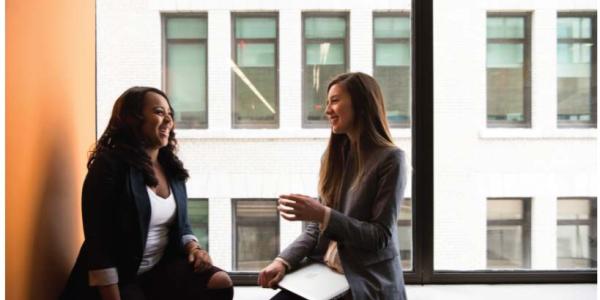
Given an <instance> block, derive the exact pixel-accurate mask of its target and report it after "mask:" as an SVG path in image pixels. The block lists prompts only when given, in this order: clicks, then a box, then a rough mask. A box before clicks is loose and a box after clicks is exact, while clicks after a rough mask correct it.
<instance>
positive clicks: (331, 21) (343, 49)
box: [302, 13, 348, 127]
mask: <svg viewBox="0 0 600 300" xmlns="http://www.w3.org/2000/svg"><path fill="white" fill-rule="evenodd" d="M302 30H303V46H304V47H303V50H302V51H303V58H304V63H303V70H302V121H303V126H304V127H327V126H328V125H327V117H326V115H325V106H326V105H325V101H326V99H327V84H328V83H329V81H330V80H331V79H332V78H333V77H334V76H335V75H337V74H340V73H343V72H346V71H347V70H348V14H346V13H342V14H340V13H304V14H303V18H302Z"/></svg>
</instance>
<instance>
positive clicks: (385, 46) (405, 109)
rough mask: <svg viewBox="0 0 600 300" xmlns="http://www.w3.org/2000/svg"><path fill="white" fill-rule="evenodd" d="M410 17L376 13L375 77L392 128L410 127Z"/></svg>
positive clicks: (404, 14)
mask: <svg viewBox="0 0 600 300" xmlns="http://www.w3.org/2000/svg"><path fill="white" fill-rule="evenodd" d="M410 62H411V58H410V16H409V15H408V14H407V13H375V15H374V17H373V76H374V77H375V79H377V81H378V82H379V85H380V86H381V91H382V93H383V99H384V100H385V109H386V114H387V119H388V122H389V124H390V126H392V127H405V128H407V127H410V109H411V108H410V85H411V83H410Z"/></svg>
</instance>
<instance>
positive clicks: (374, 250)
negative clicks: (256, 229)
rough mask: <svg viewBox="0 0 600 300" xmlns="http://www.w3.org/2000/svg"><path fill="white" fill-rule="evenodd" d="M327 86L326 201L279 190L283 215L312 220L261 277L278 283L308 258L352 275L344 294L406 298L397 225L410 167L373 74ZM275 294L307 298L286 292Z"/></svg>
mask: <svg viewBox="0 0 600 300" xmlns="http://www.w3.org/2000/svg"><path fill="white" fill-rule="evenodd" d="M327 91H328V95H327V110H326V114H327V117H328V119H329V122H330V125H331V137H330V139H329V144H328V146H327V149H326V150H325V153H324V154H323V157H322V160H321V170H320V174H319V200H320V201H315V199H313V198H311V197H309V196H305V195H299V194H289V195H281V196H280V198H279V206H278V209H279V211H280V213H281V215H282V216H283V218H285V219H287V220H291V221H309V222H310V223H309V225H308V226H307V228H306V230H305V231H304V232H303V233H302V234H301V235H300V236H299V237H298V238H297V239H296V240H295V241H294V242H293V243H292V244H291V245H289V246H288V247H287V248H286V249H285V250H284V251H283V252H281V253H280V254H279V256H278V257H277V258H275V260H274V261H273V262H272V263H271V264H270V265H269V266H267V267H266V268H264V269H263V270H262V271H261V272H260V274H259V278H258V283H259V284H260V285H261V286H263V287H270V288H276V287H277V284H278V283H279V281H281V279H282V278H283V277H284V276H285V274H286V272H290V271H293V270H294V269H296V268H298V266H299V265H300V262H301V261H302V260H304V259H306V258H308V259H309V260H312V261H316V262H323V263H325V264H326V265H327V266H329V267H330V268H332V269H333V270H335V271H337V272H339V273H343V274H344V275H345V276H346V279H347V280H348V282H349V284H350V292H349V293H348V294H347V295H346V298H353V299H406V293H405V290H404V280H403V277H402V269H401V266H400V257H399V251H398V250H399V245H398V232H397V227H396V217H397V213H398V212H397V211H398V208H399V207H400V201H401V199H402V197H403V194H404V187H405V185H406V165H405V159H404V152H403V151H402V150H400V149H399V148H397V147H396V146H394V143H393V141H392V138H391V134H390V131H389V128H388V124H387V120H386V116H385V108H384V101H383V96H382V93H381V89H380V88H379V85H378V84H377V82H376V81H375V79H373V77H371V76H369V75H367V74H364V73H345V74H341V75H338V76H337V77H336V78H334V79H333V80H332V81H331V82H330V83H329V85H328V88H327ZM273 299H303V298H302V297H299V296H297V295H295V294H292V293H291V292H288V291H282V292H280V293H278V294H277V295H276V296H275V297H274V298H273Z"/></svg>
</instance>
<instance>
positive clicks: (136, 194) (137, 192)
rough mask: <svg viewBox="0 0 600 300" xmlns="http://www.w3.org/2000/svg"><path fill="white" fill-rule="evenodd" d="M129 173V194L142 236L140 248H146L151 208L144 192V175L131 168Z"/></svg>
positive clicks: (146, 193) (146, 192)
mask: <svg viewBox="0 0 600 300" xmlns="http://www.w3.org/2000/svg"><path fill="white" fill-rule="evenodd" d="M130 169H131V170H130V172H129V180H130V182H131V187H130V188H131V192H132V194H133V201H134V202H135V205H136V207H137V211H138V220H139V226H140V232H141V234H142V247H145V246H146V238H147V237H148V227H149V226H150V215H151V213H152V208H151V206H150V198H149V197H148V191H147V190H146V183H145V182H144V175H143V174H142V172H140V171H139V170H137V169H136V168H133V167H131V168H130Z"/></svg>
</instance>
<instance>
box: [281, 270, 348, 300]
mask: <svg viewBox="0 0 600 300" xmlns="http://www.w3.org/2000/svg"><path fill="white" fill-rule="evenodd" d="M279 287H280V288H282V289H285V290H288V291H290V292H292V293H294V294H296V295H299V296H302V297H304V298H306V299H308V300H329V299H334V298H336V297H339V296H341V295H343V294H344V293H345V292H346V291H347V290H349V289H350V285H348V281H347V280H346V276H344V275H342V274H339V273H336V272H334V271H333V270H331V269H329V268H328V267H327V266H326V265H324V264H321V263H311V264H309V265H306V266H304V267H302V268H301V269H298V270H296V271H294V272H292V273H290V274H287V275H285V276H284V277H283V280H281V282H279Z"/></svg>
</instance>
